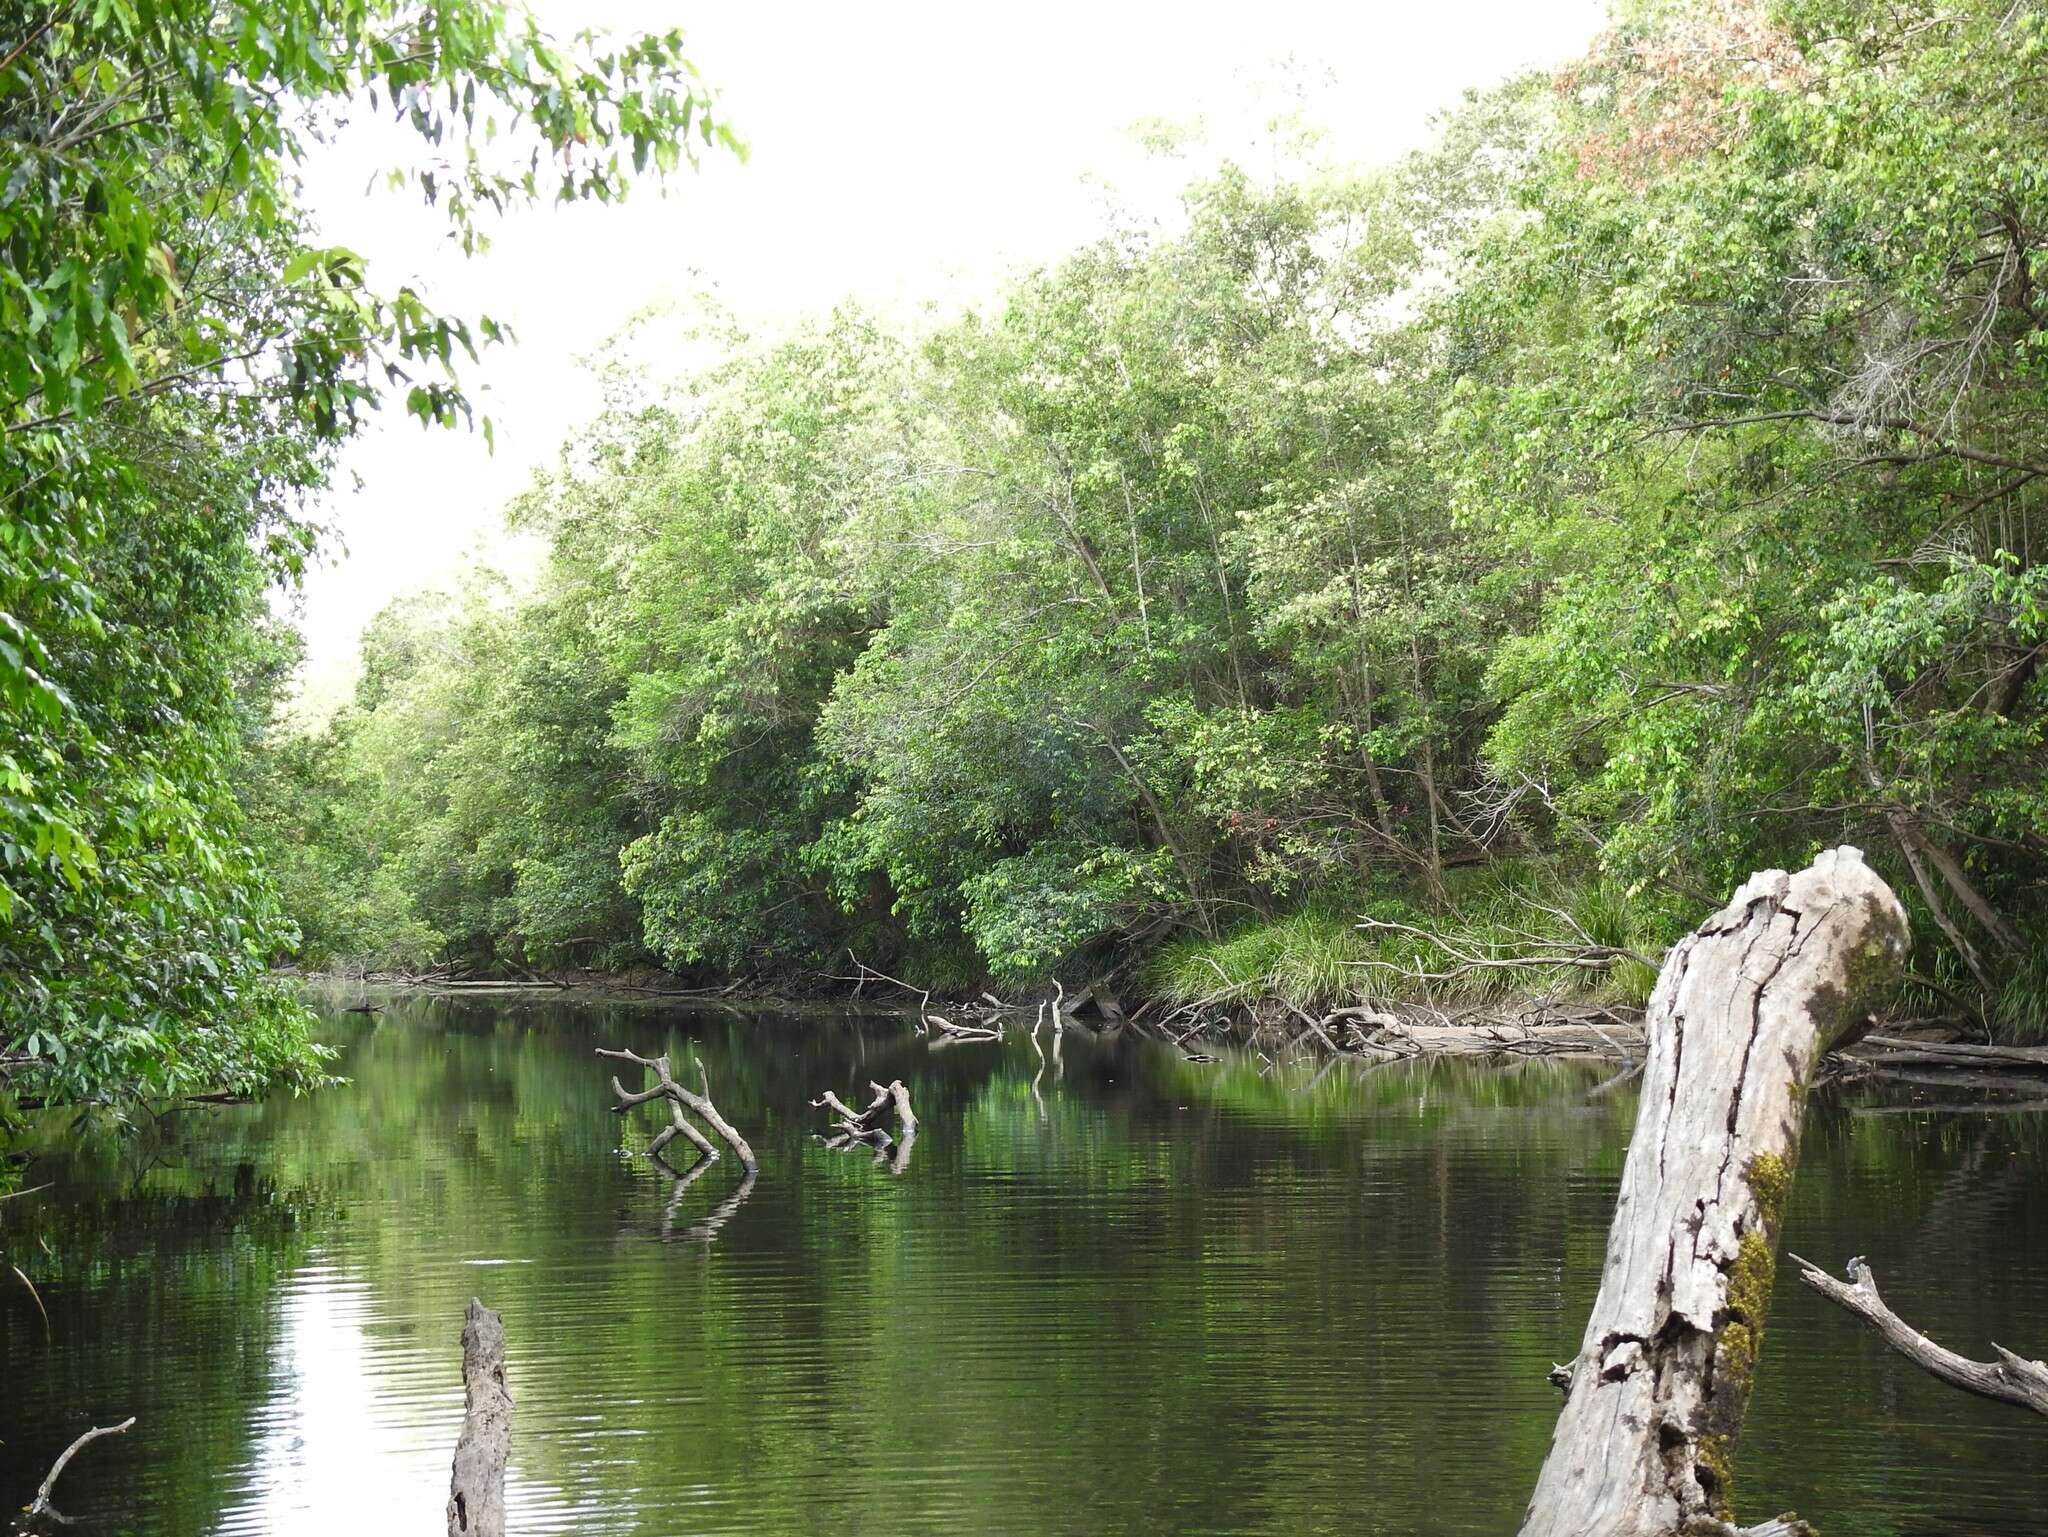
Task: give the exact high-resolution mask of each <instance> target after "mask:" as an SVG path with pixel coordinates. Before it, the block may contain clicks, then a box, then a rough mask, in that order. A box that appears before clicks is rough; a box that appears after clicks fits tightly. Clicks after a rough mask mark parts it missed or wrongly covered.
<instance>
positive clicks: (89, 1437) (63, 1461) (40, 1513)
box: [21, 1414, 135, 1529]
mask: <svg viewBox="0 0 2048 1537" xmlns="http://www.w3.org/2000/svg"><path fill="white" fill-rule="evenodd" d="M134 1423H135V1416H134V1415H132V1414H131V1415H129V1416H128V1418H127V1419H125V1420H123V1421H121V1423H120V1424H118V1425H95V1426H94V1427H93V1428H92V1429H91V1430H88V1431H87V1432H86V1433H85V1434H84V1435H82V1436H80V1437H79V1438H78V1439H77V1440H76V1441H73V1442H72V1443H71V1444H70V1445H69V1446H67V1447H65V1448H64V1450H63V1451H61V1452H59V1453H58V1454H57V1460H56V1461H55V1462H53V1463H51V1464H50V1471H49V1473H48V1474H47V1475H46V1476H45V1477H44V1479H43V1482H42V1487H41V1488H39V1489H37V1490H36V1497H35V1498H34V1499H32V1500H30V1501H29V1503H28V1509H27V1510H26V1511H24V1512H23V1513H22V1523H21V1524H22V1527H23V1529H27V1528H29V1527H32V1526H34V1525H36V1524H37V1523H38V1522H41V1521H43V1520H45V1519H48V1520H50V1521H53V1522H56V1523H57V1524H59V1525H62V1526H69V1525H70V1524H71V1522H70V1519H69V1518H68V1517H67V1516H65V1515H64V1514H63V1513H62V1512H61V1511H59V1510H57V1509H56V1508H55V1507H54V1506H52V1505H51V1504H50V1495H51V1494H52V1493H53V1492H54V1491H55V1489H56V1487H57V1480H58V1479H59V1478H61V1477H63V1475H64V1469H65V1468H66V1467H68V1466H70V1463H71V1459H72V1458H73V1457H76V1456H77V1455H78V1454H79V1453H80V1452H82V1451H84V1450H85V1449H86V1447H88V1446H90V1445H91V1444H92V1443H93V1442H95V1441H97V1440H98V1439H99V1438H100V1437H101V1436H118V1435H120V1434H121V1433H122V1432H124V1431H125V1430H127V1429H128V1427H129V1426H131V1425H133V1424H134Z"/></svg>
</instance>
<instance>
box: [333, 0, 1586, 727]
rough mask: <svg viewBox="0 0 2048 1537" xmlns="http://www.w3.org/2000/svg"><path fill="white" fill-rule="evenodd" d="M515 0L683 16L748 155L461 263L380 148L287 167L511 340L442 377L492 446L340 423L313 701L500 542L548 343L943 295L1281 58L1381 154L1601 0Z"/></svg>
mask: <svg viewBox="0 0 2048 1537" xmlns="http://www.w3.org/2000/svg"><path fill="white" fill-rule="evenodd" d="M534 8H535V9H536V10H537V11H538V12H539V13H540V15H541V16H542V18H543V20H544V23H545V24H547V25H548V26H549V27H550V28H551V29H552V30H556V31H559V32H569V31H573V30H575V29H576V28H578V27H581V26H586V25H595V26H600V27H607V28H611V29H613V30H622V31H623V30H645V29H649V28H655V27H661V28H666V27H669V26H677V25H680V26H682V27H684V28H685V29H686V30H687V31H688V34H689V38H690V43H691V51H692V54H693V57H694V58H695V60H696V62H697V64H698V67H699V68H700V69H701V70H702V71H703V73H704V76H705V78H706V80H707V82H708V83H709V84H710V85H711V86H712V87H713V88H714V89H715V90H716V91H717V92H718V95H719V99H720V104H721V109H722V111H723V114H724V116H725V118H726V119H727V121H729V122H730V123H731V124H732V126H733V127H734V128H735V130H736V131H737V132H738V133H739V134H740V135H741V137H742V138H744V139H745V140H746V141H747V142H748V145H749V147H750V149H751V151H752V153H751V158H750V159H749V160H748V162H747V163H746V164H744V165H742V164H739V163H736V162H734V161H732V160H730V158H729V157H727V158H721V159H713V160H710V161H707V164H706V165H705V168H704V169H703V170H702V171H701V172H700V173H698V174H696V175H694V176H690V175H685V176H683V177H682V178H680V179H679V180H678V181H677V182H676V183H675V184H674V185H673V187H672V188H671V190H670V191H669V192H668V193H667V194H666V195H665V196H663V195H658V194H656V193H654V192H652V191H643V192H642V193H639V194H636V195H635V196H634V197H633V198H632V199H631V200H630V201H629V202H628V203H627V204H626V205H624V206H623V207H620V208H615V209H602V208H596V207H577V208H570V209H565V210H560V211H549V212H545V213H539V212H535V213H526V214H520V215H517V216H515V217H513V218H512V219H510V220H508V221H507V222H506V223H505V224H503V225H501V226H500V227H499V228H498V230H497V231H496V234H495V244H494V245H493V247H492V248H491V250H490V251H489V252H488V253H486V254H485V255H483V256H481V257H479V258H477V259H475V260H471V261H468V262H465V261H464V260H463V259H462V258H461V256H460V254H459V253H458V252H456V251H455V250H454V249H453V248H452V247H451V246H450V245H449V244H448V242H447V241H446V240H445V239H444V238H443V237H444V235H445V229H446V226H445V222H444V221H443V220H442V219H441V217H440V216H439V215H438V214H435V213H433V212H432V211H430V210H425V209H422V208H420V207H419V206H418V205H417V203H416V202H415V201H413V200H410V199H407V198H405V197H403V196H401V195H396V194H391V193H388V192H385V191H383V190H381V189H379V190H377V191H373V192H368V193H366V192H365V183H366V180H367V179H368V176H369V173H370V172H371V170H372V169H374V168H375V167H376V166H377V165H379V164H380V163H386V162H384V161H381V160H380V152H381V154H382V155H383V156H387V157H388V155H389V154H390V153H391V144H392V143H393V142H394V141H392V140H390V139H388V138H385V137H384V136H383V135H381V134H378V133H375V132H370V133H364V132H361V131H358V130H349V131H346V132H345V133H344V134H343V135H342V136H341V137H340V138H339V140H338V141H337V143H336V144H335V145H334V146H333V147H332V152H331V153H330V154H329V155H328V156H327V157H326V158H325V159H323V160H322V161H321V162H320V163H318V164H316V165H315V166H314V167H313V168H312V173H311V175H310V176H309V192H310V194H311V197H312V201H313V205H314V208H315V210H316V212H317V214H318V217H319V219H320V223H321V226H322V230H323V233H324V236H325V238H326V239H328V240H330V241H333V242H338V243H340V244H343V245H346V246H349V247H351V248H352V249H354V250H356V251H358V252H361V253H362V254H363V255H364V256H366V257H367V258H368V259H369V262H370V273H371V278H372V281H373V282H375V283H377V284H379V285H381V286H383V287H384V288H386V289H387V290H388V289H389V288H391V287H393V286H395V285H396V284H397V283H399V282H401V281H410V280H424V282H425V285H426V286H427V288H428V289H429V291H430V292H431V294H432V295H433V296H435V298H436V299H437V300H438V302H440V303H441V304H442V305H443V306H444V307H446V308H449V309H452V310H454V311H455V312H457V313H460V314H465V315H471V316H474V315H475V314H476V313H477V312H479V311H482V312H484V313H488V314H490V315H492V316H493V317H495V318H497V319H500V320H505V321H509V322H510V323H511V325H512V326H513V328H514V329H515V330H516V331H517V332H518V334H519V338H520V340H519V344H518V345H517V346H516V347H515V348H511V349H500V350H497V351H494V352H492V353H489V354H486V356H485V359H484V362H483V363H482V364H481V365H480V366H478V367H475V368H473V369H471V370H470V371H469V372H468V373H467V374H466V376H465V377H466V379H467V380H468V382H469V383H470V384H471V385H472V387H473V388H474V387H476V386H482V387H483V393H482V394H481V397H480V398H481V399H482V401H483V403H484V405H485V408H486V409H487V410H488V412H489V414H490V415H491V416H492V417H493V418H494V419H495V422H496V428H497V451H496V453H495V455H491V454H487V453H486V452H485V449H484V445H483V443H482V440H481V439H480V438H478V437H472V436H468V435H465V434H462V433H459V432H458V433H450V432H431V433H430V432H423V431H422V430H421V429H420V428H418V427H417V426H414V425H412V424H410V423H409V422H407V421H405V420H403V419H402V415H401V413H400V412H398V411H396V410H392V411H390V412H387V413H386V418H385V419H384V420H383V421H381V422H380V423H379V424H378V425H376V426H375V427H374V428H373V429H372V430H371V431H370V432H369V433H368V434H366V435H365V436H364V437H363V438H362V439H360V440H359V441H357V442H356V443H354V444H352V445H351V447H350V449H349V452H348V455H347V458H346V460H345V463H344V473H343V475H342V477H341V478H340V481H339V483H338V488H337V490H336V491H335V492H334V493H333V495H332V496H331V498H330V502H329V507H328V510H327V517H328V520H329V521H330V522H331V523H332V524H334V525H335V526H336V527H337V528H338V529H339V531H340V533H341V536H342V539H343V541H344V542H345V544H346V546H347V552H346V555H345V556H343V555H340V554H339V552H337V553H336V554H335V555H334V556H331V557H330V558H329V560H328V562H327V563H326V564H325V565H324V566H323V567H322V568H321V569H319V570H317V571H316V572H314V573H313V574H312V575H311V577H310V578H309V580H308V582H307V584H306V593H305V604H304V623H305V630H306V635H307V641H308V652H309V661H308V669H307V679H306V685H307V694H308V696H309V703H311V704H312V705H313V706H314V707H315V708H316V709H317V708H319V707H320V706H321V705H322V704H324V703H327V702H331V701H333V700H335V699H336V698H337V697H338V696H339V694H340V693H341V691H342V690H343V689H344V688H345V687H346V685H347V683H348V681H349V680H350V679H351V678H352V676H353V666H354V653H355V645H356V637H357V636H358V634H359V633H360V632H361V630H362V627H363V625H364V624H365V623H367V622H368V620H369V619H370V618H371V616H372V615H373V614H375V613H376V611H377V610H378V609H379V608H381V607H383V606H384V604H385V603H387V602H389V601H390V600H391V599H392V598H394V597H396V596H398V595H400V594H401V593H405V592H409V591H413V590H416V589H419V588H423V587H435V586H439V587H443V588H447V587H450V586H452V585H454V584H456V583H457V582H459V581H460V574H461V572H462V571H463V569H464V568H465V567H467V566H468V565H469V564H470V563H471V562H472V560H473V559H474V558H475V556H476V554H477V553H478V552H479V551H481V552H484V553H485V554H486V555H487V556H489V558H491V559H494V560H497V561H499V562H501V563H505V564H509V565H511V566H513V567H517V566H518V565H519V564H521V562H522V559H523V557H522V556H521V554H520V553H519V552H518V551H517V550H516V549H515V548H513V547H511V546H510V544H509V542H508V541H507V539H506V538H505V536H504V535H503V534H502V532H501V529H500V514H501V510H502V508H503V506H504V504H505V502H506V501H507V500H508V498H509V497H510V496H511V495H512V494H513V493H514V492H516V491H517V490H518V489H519V488H521V487H522V486H523V485H525V484H526V482H527V480H528V479H529V478H530V476H531V474H532V471H533V469H534V467H535V466H537V465H543V464H547V463H549V462H551V461H552V460H553V458H554V456H555V452H556V450H557V448H558V447H559V445H560V444H561V442H562V441H563V439H564V438H565V437H566V436H567V435H568V434H569V432H570V431H571V430H572V429H573V428H574V427H575V426H576V424H577V423H578V422H580V421H582V420H585V419H587V418H588V417H589V416H590V415H591V414H592V413H593V411H594V410H595V391H594V389H593V387H592V385H591V384H590V383H589V381H588V380H587V379H586V378H585V376H584V374H583V371H582V370H581V369H580V368H579V366H578V364H577V361H576V360H577V359H578V358H579V357H580V356H584V355H587V354H588V353H589V352H590V351H591V350H592V348H593V347H594V346H595V345H596V344H597V343H599V342H600V341H601V340H602V339H603V338H605V337H606V336H608V335H610V334H612V333H613V332H615V331H617V330H618V329H619V327H621V326H622V325H623V324H624V323H625V322H626V321H627V320H628V319H630V318H631V317H632V316H634V315H635V314H637V313H639V312H641V311H642V310H645V309H646V308H648V307H649V306H651V305H656V304H659V303H662V302H663V301H664V300H676V301H684V302H687V298H688V296H689V295H690V294H691V293H693V292H700V291H702V290H704V289H706V288H710V289H712V290H714V291H716V292H717V293H718V295H719V296H720V298H721V299H722V300H723V302H724V303H725V304H726V305H727V306H728V307H729V308H731V309H732V310H733V311H734V312H735V313H736V314H737V315H738V316H739V318H740V319H741V320H742V321H743V322H746V323H748V324H749V325H752V326H759V327H768V328H772V327H774V326H776V325H778V324H781V323H786V322H787V321H788V320H789V319H790V318H792V317H794V316H797V315H800V314H804V313H808V312H813V311H817V310H821V309H826V308H829V307H830V306H831V305H832V304H833V303H835V302H836V301H838V300H839V299H841V298H843V297H848V296H851V297H854V298H857V299H859V300H861V301H863V302H865V303H868V304H870V305H873V306H876V307H879V308H882V309H885V310H899V309H902V308H904V307H906V306H908V305H910V304H913V303H916V302H920V301H925V300H937V301H940V302H947V301H951V302H955V303H957V302H959V301H960V300H961V299H963V298H968V297H972V296H975V295H977V294H980V293H984V292H986V291H988V290H989V289H990V288H991V287H992V286H993V284H994V282H995V280H996V279H997V278H998V277H1000V275H1001V274H1002V273H1004V272H1006V271H1009V270H1013V269H1014V268H1016V267H1018V266H1021V265H1026V264H1029V263H1033V262H1040V261H1045V260H1049V259H1052V258H1056V257H1057V256H1059V255H1060V254H1061V253H1063V252H1065V251H1067V250H1070V249H1072V248H1073V247H1075V246H1078V245H1080V244H1082V243H1083V242H1085V241H1086V240H1088V239H1089V238H1090V237H1091V236H1093V235H1094V234H1095V233H1097V232H1098V230H1099V229H1100V228H1101V224H1102V205H1103V195H1104V194H1103V191H1102V184H1101V178H1103V177H1105V176H1106V177H1107V178H1108V179H1109V180H1110V181H1111V182H1112V183H1116V184H1119V185H1121V184H1123V180H1124V178H1125V176H1126V175H1127V174H1128V173H1129V168H1130V166H1131V164H1132V161H1133V156H1134V151H1133V149H1132V147H1131V143H1130V139H1129V136H1128V134H1127V133H1126V129H1127V128H1128V126H1129V125H1130V124H1132V123H1133V122H1134V121H1137V120H1139V119H1144V118H1166V119H1171V120H1177V121H1185V120H1189V119H1193V118H1196V117H1200V118H1201V119H1202V120H1203V121H1204V123H1205V125H1206V127H1207V129H1208V134H1209V139H1210V142H1211V144H1212V146H1213V147H1214V148H1216V149H1219V150H1221V151H1222V152H1224V153H1229V152H1231V151H1232V150H1233V149H1235V148H1237V147H1239V145H1240V144H1241V143H1244V142H1246V141H1247V140H1248V137H1249V125H1250V124H1251V123H1252V122H1254V121H1255V117H1254V116H1253V115H1251V114H1249V113H1248V112H1247V102H1248V100H1249V99H1250V96H1251V93H1252V92H1253V90H1254V88H1255V87H1256V85H1257V83H1258V82H1259V81H1261V80H1266V81H1270V80H1272V79H1273V78H1274V77H1275V75H1276V71H1275V69H1274V64H1275V61H1290V62H1291V65H1292V67H1293V68H1294V70H1295V71H1297V72H1298V74H1299V76H1300V77H1301V78H1303V79H1307V80H1310V81H1315V82H1320V83H1321V88H1320V89H1319V90H1318V91H1317V93H1316V97H1315V99H1314V101H1313V103H1312V106H1311V109H1310V110H1311V115H1312V116H1313V117H1314V119H1315V120H1316V121H1317V123H1318V124H1319V126H1321V127H1323V128H1324V129H1326V130H1328V133H1329V138H1328V140H1327V147H1328V149H1329V151H1330V153H1331V154H1332V155H1333V156H1334V157H1336V158H1339V159H1343V160H1354V161H1362V162H1367V163H1374V162H1384V161H1387V160H1390V159H1392V158H1393V157H1394V156H1395V155H1398V154H1399V153H1400V152H1401V151H1403V150H1405V149H1408V148H1410V147H1412V146H1413V145H1415V144H1416V143H1418V142H1419V141H1420V140H1421V139H1422V138H1423V136H1424V135H1425V133H1426V131H1427V124H1428V120H1429V117H1430V115H1431V114H1432V113H1434V112H1437V111H1439V110H1441V109H1443V108H1445V107H1448V106H1450V105H1452V104H1453V103H1455V101H1456V100H1457V98H1458V96H1459V95H1460V93H1462V92H1463V91H1464V90H1466V89H1467V88H1469V87H1474V86H1486V85H1490V84H1492V83H1494V82H1495V81H1497V80H1499V79H1501V78H1502V77H1504V76H1506V75H1508V74H1511V73H1514V72H1515V71H1517V70H1519V69H1521V68H1523V67H1525V66H1527V65H1531V64H1549V63H1557V62H1561V61H1562V60H1564V59H1565V58H1567V57H1569V56H1570V55H1572V54H1573V53H1576V52H1577V51H1579V50H1580V49H1581V48H1582V47H1583V45H1584V44H1585V43H1586V41H1587V40H1588V39H1589V38H1590V37H1591V36H1592V35H1593V34H1594V32H1596V31H1597V30H1598V29H1599V26H1600V25H1601V22H1602V18H1603V14H1604V4H1603V0H1435V3H1434V4H1424V5H1415V4H1412V3H1405V0H1404V3H1394V0H1352V3H1349V4H1343V3H1335V0H1259V3H1254V4H1249V5H1247V4H1244V3H1241V0H1239V3H1234V4H1231V5H1228V6H1214V7H1212V6H1209V5H1205V4H1193V3H1187V0H1176V3H1162V0H1048V3H1040V4H1036V5H1019V6H992V5H974V4H966V3H961V0H951V3H917V4H906V3H900V0H874V3H870V4H867V5H848V4H845V3H838V4H823V3H818V4H791V3H783V0H726V3H724V4H720V5H715V6H711V7H707V8H701V9H700V8H697V7H686V6H680V5H677V4H674V3H672V0H671V3H667V4H663V3H659V0H584V3H581V4H578V3H575V0H537V3H536V4H535V7H534ZM356 477H360V480H361V486H360V488H359V489H358V488H357V487H356V485H355V484H354V480H355V478H356Z"/></svg>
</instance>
